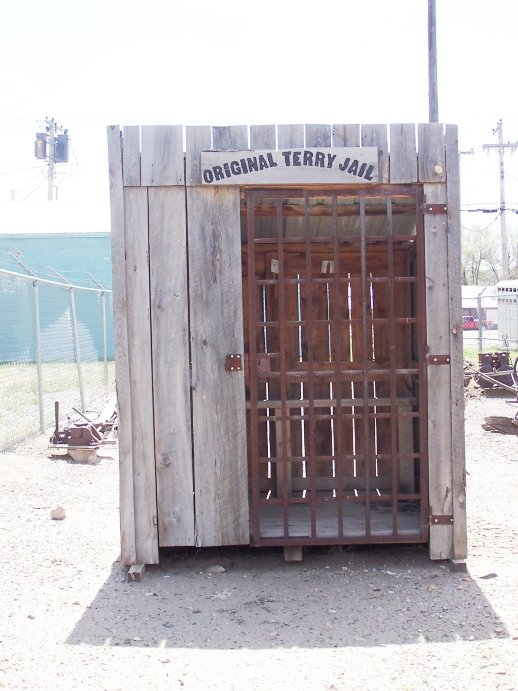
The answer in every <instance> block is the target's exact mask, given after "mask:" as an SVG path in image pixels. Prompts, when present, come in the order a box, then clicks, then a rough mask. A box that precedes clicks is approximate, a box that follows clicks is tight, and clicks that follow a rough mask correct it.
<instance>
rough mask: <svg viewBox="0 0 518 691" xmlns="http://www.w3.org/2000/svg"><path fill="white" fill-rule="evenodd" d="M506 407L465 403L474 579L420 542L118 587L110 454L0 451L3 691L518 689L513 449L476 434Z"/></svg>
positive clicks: (214, 559) (214, 567)
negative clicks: (87, 457)
mask: <svg viewBox="0 0 518 691" xmlns="http://www.w3.org/2000/svg"><path fill="white" fill-rule="evenodd" d="M515 410H516V406H510V405H507V404H506V403H505V399H504V397H502V396H497V397H491V398H490V397H489V396H481V395H480V392H478V391H477V390H472V392H471V397H470V399H469V400H468V403H467V408H466V418H467V420H466V440H467V468H468V473H469V474H468V523H469V559H468V572H467V573H458V572H457V573H455V572H453V571H452V570H451V569H450V566H449V563H447V562H445V563H442V562H439V563H438V562H431V561H430V560H429V559H428V556H427V550H426V547H422V546H418V547H413V546H395V547H389V546H384V547H376V548H374V547H370V548H368V547H359V548H355V549H353V548H344V549H340V548H332V549H328V548H319V549H311V550H308V551H306V552H305V555H304V560H303V561H302V562H301V563H290V564H286V563H284V561H283V557H282V552H281V551H279V550H271V549H264V550H252V549H219V550H216V549H210V550H198V551H196V550H176V551H169V552H166V553H165V554H164V555H163V558H162V560H161V563H160V565H158V566H156V567H148V569H147V572H146V576H145V578H144V580H143V581H142V582H137V583H128V582H127V581H126V569H125V568H123V567H122V566H121V564H120V563H119V561H118V556H117V555H118V552H119V527H118V463H117V458H116V449H108V450H107V451H106V452H105V451H104V450H103V453H105V455H103V456H102V457H101V458H100V462H99V463H98V464H97V465H87V464H81V463H72V462H68V461H67V459H66V457H65V458H63V457H51V458H49V457H48V456H47V451H46V448H45V440H41V439H40V440H35V441H34V442H32V445H31V446H30V447H27V446H26V447H24V448H21V449H19V450H18V451H17V452H16V453H10V454H2V455H0V472H1V477H2V492H1V495H0V510H1V516H2V517H3V521H2V524H1V526H0V546H1V549H2V555H3V569H4V581H3V587H2V588H1V589H0V686H3V687H5V688H9V689H53V690H56V689H64V690H65V689H66V690H67V691H68V690H70V689H77V688H82V689H107V690H109V691H112V690H115V689H121V690H124V691H126V689H129V688H132V689H136V690H138V689H180V688H182V689H196V690H205V689H246V690H248V689H268V690H270V689H277V688H286V689H291V688H297V689H312V690H314V689H353V688H354V689H358V688H360V689H362V690H363V689H373V690H376V691H377V690H379V689H401V690H405V689H408V690H413V689H437V690H441V691H444V690H445V689H505V690H507V689H518V674H517V662H518V576H517V574H518V510H517V499H518V491H517V490H518V443H517V440H518V438H517V437H516V436H507V435H500V434H496V433H492V432H488V431H485V430H483V429H482V423H483V422H484V418H485V417H487V416H490V415H501V416H507V417H512V416H513V415H514V413H515ZM57 507H60V508H62V509H63V514H62V515H63V518H62V519H61V520H52V518H51V512H52V511H54V510H55V509H56V508H57Z"/></svg>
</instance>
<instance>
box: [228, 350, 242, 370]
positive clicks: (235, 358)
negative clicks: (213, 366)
mask: <svg viewBox="0 0 518 691" xmlns="http://www.w3.org/2000/svg"><path fill="white" fill-rule="evenodd" d="M242 369H243V358H242V357H241V355H239V354H238V353H230V354H229V355H227V357H226V359H225V370H226V371H227V372H241V370H242Z"/></svg>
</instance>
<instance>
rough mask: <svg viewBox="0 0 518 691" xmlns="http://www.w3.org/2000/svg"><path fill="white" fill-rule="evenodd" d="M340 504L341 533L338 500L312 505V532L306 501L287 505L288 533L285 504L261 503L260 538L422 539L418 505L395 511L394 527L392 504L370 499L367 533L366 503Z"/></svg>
mask: <svg viewBox="0 0 518 691" xmlns="http://www.w3.org/2000/svg"><path fill="white" fill-rule="evenodd" d="M342 507H343V509H342V510H343V521H342V523H343V537H340V536H339V531H338V504H337V503H336V502H329V503H324V504H319V505H317V506H316V507H315V512H316V524H315V534H314V535H312V530H311V506H310V505H309V504H291V505H289V506H288V507H287V515H288V535H285V528H284V507H283V506H282V505H281V504H268V503H264V504H262V505H261V509H260V513H259V521H260V539H261V540H270V539H286V538H287V537H289V538H304V539H306V538H311V537H313V538H316V539H317V540H326V539H328V540H330V541H331V540H332V541H333V543H339V542H340V541H343V542H345V543H346V542H347V541H348V540H361V542H368V541H369V538H372V541H373V542H376V541H378V540H379V539H380V538H382V539H383V541H384V542H386V541H387V538H391V537H393V538H394V539H395V540H396V539H397V540H398V541H401V539H409V538H411V539H412V541H415V542H418V541H421V539H420V536H421V514H420V511H419V508H418V506H416V505H405V506H404V507H402V508H399V510H398V511H397V512H396V529H395V530H394V526H393V513H392V508H391V506H389V505H387V504H384V505H381V504H379V503H377V502H376V503H375V502H373V503H372V504H371V507H370V511H369V517H370V530H369V533H367V521H366V511H365V505H364V504H362V503H356V502H355V503H344V504H343V505H342Z"/></svg>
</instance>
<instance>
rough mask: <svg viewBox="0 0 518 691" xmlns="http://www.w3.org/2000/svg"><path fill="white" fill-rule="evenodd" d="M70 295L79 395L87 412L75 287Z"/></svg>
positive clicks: (82, 408) (69, 290) (70, 290)
mask: <svg viewBox="0 0 518 691" xmlns="http://www.w3.org/2000/svg"><path fill="white" fill-rule="evenodd" d="M68 297H69V304H70V323H71V325H72V338H73V341H74V354H75V358H76V364H77V377H78V380H79V395H80V398H81V411H82V412H83V413H84V412H85V391H84V386H83V372H82V368H81V351H80V348H79V337H78V334H77V319H76V303H75V299H74V289H73V288H69V289H68Z"/></svg>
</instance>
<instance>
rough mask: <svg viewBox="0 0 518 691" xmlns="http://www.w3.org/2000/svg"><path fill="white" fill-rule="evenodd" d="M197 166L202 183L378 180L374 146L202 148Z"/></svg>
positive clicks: (247, 183)
mask: <svg viewBox="0 0 518 691" xmlns="http://www.w3.org/2000/svg"><path fill="white" fill-rule="evenodd" d="M201 169H202V180H203V184H205V185H254V184H261V185H265V184H266V185H278V184H297V183H302V184H322V183H329V184H358V183H374V182H378V149H377V148H376V147H364V148H363V147H346V148H339V147H332V148H331V147H322V148H307V149H303V148H300V149H296V148H292V149H284V150H280V151H276V150H271V151H202V152H201Z"/></svg>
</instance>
